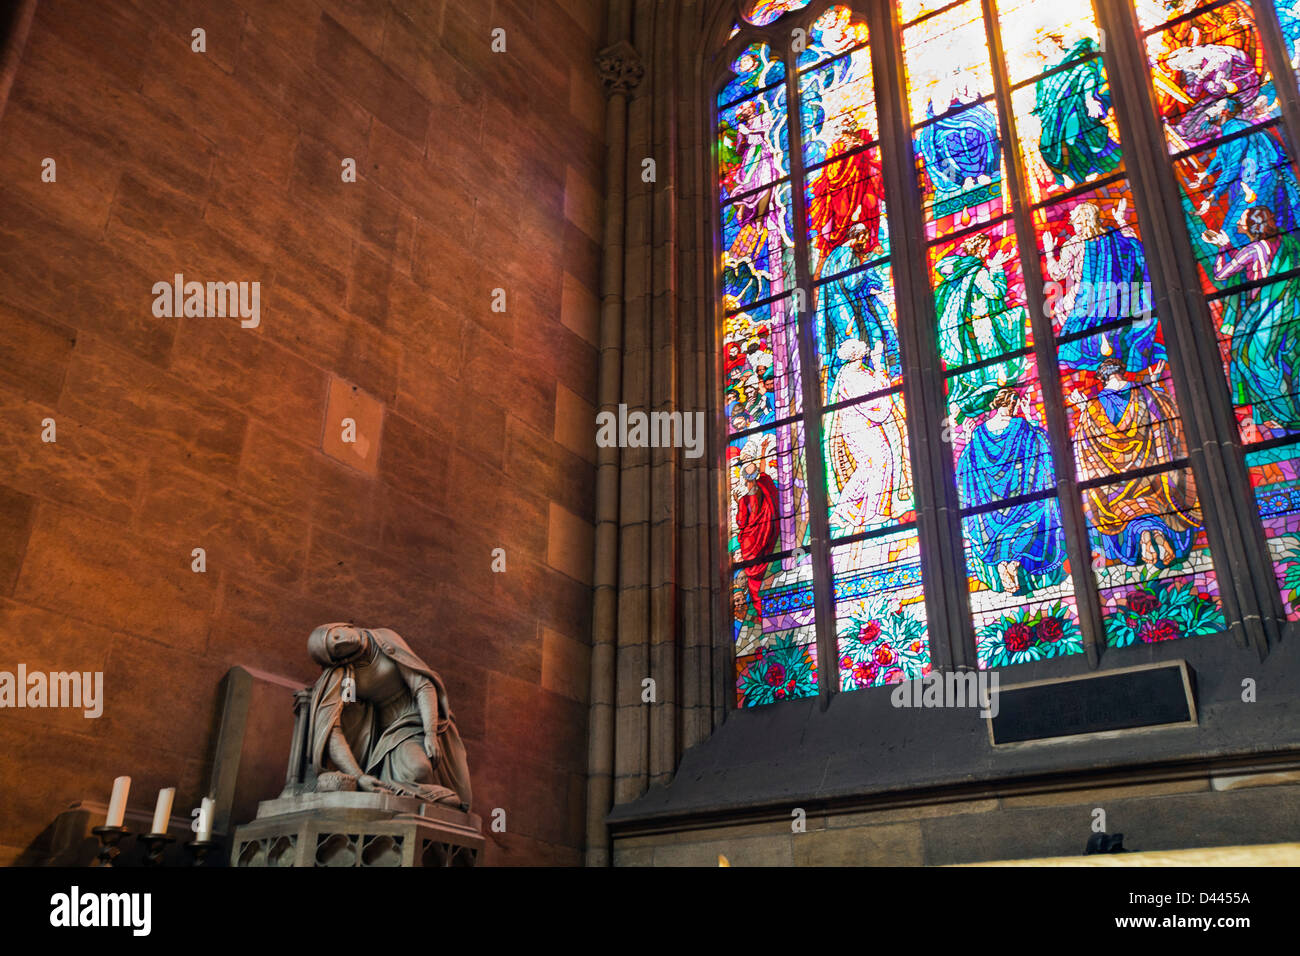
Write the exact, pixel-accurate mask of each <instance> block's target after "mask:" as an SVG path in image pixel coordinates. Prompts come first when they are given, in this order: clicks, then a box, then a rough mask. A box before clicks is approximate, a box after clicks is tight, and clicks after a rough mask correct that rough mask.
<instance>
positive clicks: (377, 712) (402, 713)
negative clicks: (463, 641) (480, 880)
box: [305, 624, 470, 811]
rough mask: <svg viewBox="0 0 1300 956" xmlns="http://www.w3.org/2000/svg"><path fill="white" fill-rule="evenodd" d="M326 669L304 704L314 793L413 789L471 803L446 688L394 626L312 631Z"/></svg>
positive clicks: (460, 804)
mask: <svg viewBox="0 0 1300 956" xmlns="http://www.w3.org/2000/svg"><path fill="white" fill-rule="evenodd" d="M307 650H308V652H309V653H310V654H311V656H312V659H313V660H314V661H316V663H318V664H320V665H321V667H322V668H323V672H322V673H321V675H320V677H319V678H318V679H317V680H316V684H315V686H314V687H313V688H312V692H311V701H310V704H309V707H308V712H307V735H306V741H305V742H306V745H307V747H308V751H307V754H306V758H307V759H306V763H307V766H308V767H309V768H310V770H311V772H312V773H313V774H314V776H315V777H316V786H315V789H316V791H317V792H328V791H331V790H354V789H357V788H360V789H361V790H364V791H369V792H372V793H390V794H396V795H398V796H404V797H416V798H418V799H420V800H423V801H426V802H428V803H440V804H444V805H447V806H450V807H457V808H459V809H461V810H466V811H468V810H469V804H470V783H469V769H468V767H467V765H466V762H465V746H464V744H462V743H461V740H460V734H459V732H458V731H457V730H456V719H455V716H454V715H453V714H452V712H451V707H450V706H449V705H448V703H447V689H446V687H445V686H444V685H443V682H442V678H440V677H439V676H438V674H437V672H436V671H434V670H433V669H432V668H431V667H429V665H428V664H426V663H424V661H422V660H420V658H419V657H417V656H416V655H415V652H414V651H412V650H411V648H410V647H408V646H407V644H406V642H405V641H403V640H402V639H401V637H399V636H398V635H397V634H396V633H395V632H393V631H390V630H388V629H387V628H373V629H368V628H363V627H356V626H354V625H352V624H325V625H322V626H321V627H318V628H316V630H314V631H312V633H311V636H310V637H309V638H308V639H307Z"/></svg>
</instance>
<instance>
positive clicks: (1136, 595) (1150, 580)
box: [1083, 469, 1227, 647]
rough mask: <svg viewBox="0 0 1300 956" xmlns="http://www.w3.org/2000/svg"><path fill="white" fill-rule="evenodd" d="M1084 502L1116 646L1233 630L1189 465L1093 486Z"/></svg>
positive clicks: (1107, 622)
mask: <svg viewBox="0 0 1300 956" xmlns="http://www.w3.org/2000/svg"><path fill="white" fill-rule="evenodd" d="M1083 502H1084V515H1085V519H1086V521H1087V523H1088V536H1089V543H1090V546H1091V549H1092V559H1093V572H1094V574H1095V576H1096V579H1097V587H1098V590H1099V591H1100V593H1101V604H1102V618H1103V620H1104V622H1105V628H1106V640H1107V642H1108V643H1109V644H1110V645H1112V646H1114V647H1127V646H1129V645H1130V644H1134V643H1143V644H1151V643H1155V642H1157V641H1167V640H1174V639H1176V638H1180V637H1194V636H1197V635H1203V634H1214V633H1217V632H1219V631H1223V630H1225V629H1226V628H1227V622H1226V621H1225V620H1224V617H1223V608H1222V605H1221V604H1220V602H1219V588H1218V584H1217V581H1216V578H1215V575H1214V564H1213V561H1212V559H1211V557H1210V549H1209V545H1208V544H1207V542H1206V536H1205V531H1204V529H1203V527H1202V515H1201V507H1200V502H1199V500H1198V499H1197V494H1196V482H1195V479H1194V477H1193V475H1192V472H1191V470H1190V469H1171V470H1169V471H1163V472H1157V473H1155V474H1142V475H1136V476H1131V477H1129V478H1127V479H1125V480H1122V481H1117V482H1115V483H1113V484H1106V485H1101V486H1099V487H1095V488H1090V489H1089V490H1087V491H1085V492H1084V494H1083Z"/></svg>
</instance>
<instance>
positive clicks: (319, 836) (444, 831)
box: [230, 791, 483, 866]
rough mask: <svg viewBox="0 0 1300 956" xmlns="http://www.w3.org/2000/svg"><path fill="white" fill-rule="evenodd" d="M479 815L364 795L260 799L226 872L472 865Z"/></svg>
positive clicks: (478, 844)
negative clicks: (239, 869)
mask: <svg viewBox="0 0 1300 956" xmlns="http://www.w3.org/2000/svg"><path fill="white" fill-rule="evenodd" d="M482 848H483V824H482V820H481V819H480V818H479V817H478V815H477V814H473V813H466V812H464V811H462V810H456V809H453V808H451V807H447V806H442V805H439V804H428V803H423V802H421V801H419V800H416V799H414V798H412V797H396V796H392V795H391V794H384V793H366V792H362V791H352V792H346V791H345V792H335V793H304V794H299V795H296V796H287V797H286V796H281V797H278V798H276V799H274V800H263V801H262V802H261V803H260V804H258V808H257V818H256V819H255V820H253V822H252V823H246V824H244V825H243V826H241V827H237V828H236V829H235V838H234V840H233V841H232V842H231V851H230V865H231V866H473V865H474V864H475V863H476V862H477V860H478V853H479V850H481V849H482Z"/></svg>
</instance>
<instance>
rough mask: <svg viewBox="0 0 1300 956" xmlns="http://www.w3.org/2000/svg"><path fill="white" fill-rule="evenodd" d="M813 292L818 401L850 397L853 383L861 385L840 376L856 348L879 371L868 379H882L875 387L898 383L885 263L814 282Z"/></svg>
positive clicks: (890, 288) (900, 376)
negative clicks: (815, 285) (818, 382)
mask: <svg viewBox="0 0 1300 956" xmlns="http://www.w3.org/2000/svg"><path fill="white" fill-rule="evenodd" d="M816 297H817V309H816V311H815V312H814V313H813V321H814V322H815V323H816V326H815V329H816V335H817V353H818V376H819V380H820V383H821V393H822V395H823V401H824V402H826V403H827V404H831V403H834V402H840V401H846V400H848V399H850V398H853V397H855V392H854V389H855V388H858V387H864V385H865V383H864V382H861V381H857V380H856V379H855V378H854V376H853V375H848V376H842V375H841V373H842V372H843V371H844V369H845V368H846V367H847V366H850V365H851V364H852V362H853V356H854V355H855V354H858V353H861V354H862V355H863V356H865V358H864V359H863V360H864V361H866V362H867V363H868V364H870V365H872V367H873V368H874V369H876V370H877V371H878V374H877V375H876V377H875V378H874V379H873V381H880V382H883V383H884V384H883V385H879V386H876V388H889V387H892V386H896V385H901V384H902V382H903V360H902V355H901V353H900V351H899V346H898V319H897V313H896V312H895V304H894V289H893V282H892V279H891V277H890V271H889V265H888V263H877V264H875V265H872V266H869V267H868V268H865V269H858V270H856V271H854V272H849V273H846V274H844V275H841V276H839V277H838V278H835V279H831V280H829V281H827V282H824V283H823V284H821V285H820V286H818V287H817V290H816ZM856 394H863V393H856ZM837 396H839V397H837Z"/></svg>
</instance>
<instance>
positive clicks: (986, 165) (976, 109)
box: [916, 97, 1002, 197]
mask: <svg viewBox="0 0 1300 956" xmlns="http://www.w3.org/2000/svg"><path fill="white" fill-rule="evenodd" d="M925 115H926V121H927V122H926V125H924V126H922V127H921V130H920V132H919V133H917V136H916V146H917V149H918V150H919V151H920V153H921V156H922V157H923V158H924V159H925V171H926V173H928V174H929V176H930V182H931V183H932V184H933V186H934V189H935V192H937V193H938V194H939V196H941V197H946V196H948V195H950V194H952V193H955V192H959V191H961V190H963V189H969V188H970V187H972V186H974V185H975V184H976V183H979V184H981V185H987V184H988V183H989V182H990V181H991V180H992V179H994V178H996V177H997V176H998V173H999V171H1000V168H1001V161H1002V144H1001V141H1000V140H999V139H998V119H997V117H996V116H994V115H993V111H992V110H990V109H989V108H988V107H987V106H985V105H984V104H983V103H975V104H973V105H971V106H967V107H965V108H963V106H962V102H961V100H960V99H958V98H957V97H954V98H953V100H952V102H951V103H950V104H949V106H948V109H947V111H945V113H944V114H943V115H942V116H940V117H939V118H938V119H934V103H933V102H927V103H926V104H925Z"/></svg>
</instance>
